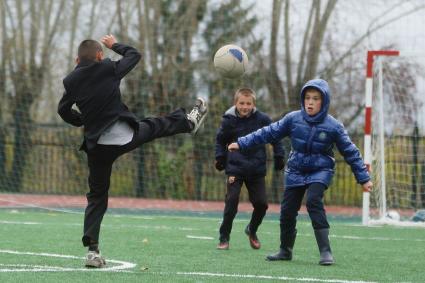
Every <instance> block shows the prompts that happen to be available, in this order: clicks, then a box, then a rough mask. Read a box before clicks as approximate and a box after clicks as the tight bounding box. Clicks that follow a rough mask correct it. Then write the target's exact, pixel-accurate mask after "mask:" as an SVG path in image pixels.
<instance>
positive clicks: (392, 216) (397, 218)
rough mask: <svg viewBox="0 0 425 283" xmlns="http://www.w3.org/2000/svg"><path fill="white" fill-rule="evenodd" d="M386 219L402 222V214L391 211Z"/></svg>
mask: <svg viewBox="0 0 425 283" xmlns="http://www.w3.org/2000/svg"><path fill="white" fill-rule="evenodd" d="M386 217H387V218H388V219H391V220H394V221H400V214H399V213H398V212H397V211H395V210H389V211H388V212H387V215H386Z"/></svg>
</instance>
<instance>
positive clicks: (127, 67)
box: [112, 43, 142, 79]
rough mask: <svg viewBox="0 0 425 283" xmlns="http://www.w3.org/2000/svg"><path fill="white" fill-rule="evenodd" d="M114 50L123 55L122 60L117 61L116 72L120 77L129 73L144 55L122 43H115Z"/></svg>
mask: <svg viewBox="0 0 425 283" xmlns="http://www.w3.org/2000/svg"><path fill="white" fill-rule="evenodd" d="M112 50H113V51H115V52H116V53H118V54H120V55H122V56H123V57H122V58H121V60H119V61H115V74H116V75H117V76H118V78H120V79H122V78H123V77H124V76H125V75H127V74H128V72H130V71H131V70H132V69H133V68H134V67H135V66H136V64H137V63H138V62H139V60H140V58H141V57H142V55H141V54H140V53H139V51H137V50H136V49H135V48H133V47H131V46H128V45H125V44H121V43H114V44H113V45H112Z"/></svg>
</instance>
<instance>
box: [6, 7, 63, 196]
mask: <svg viewBox="0 0 425 283" xmlns="http://www.w3.org/2000/svg"><path fill="white" fill-rule="evenodd" d="M2 4H3V5H2V11H3V8H4V12H3V13H4V18H5V19H4V20H2V21H3V25H4V27H6V29H7V30H8V31H9V33H4V34H3V35H4V36H3V42H8V44H7V46H10V50H9V52H8V54H7V55H8V56H7V57H6V58H7V59H5V60H7V63H8V72H9V74H10V77H11V83H12V86H13V89H14V92H13V93H12V94H11V96H10V97H9V99H10V102H11V103H10V109H11V110H10V111H11V113H12V122H13V123H14V138H13V140H14V144H13V163H12V169H11V174H13V178H14V188H15V189H16V190H17V191H18V190H20V188H21V182H22V177H23V172H24V168H25V164H26V157H27V154H28V152H29V151H30V147H29V146H28V145H29V144H30V136H31V126H32V123H33V121H32V118H31V106H32V104H33V103H34V102H36V101H37V99H39V95H40V93H41V92H42V89H43V79H44V76H45V74H46V72H47V68H48V67H49V65H50V60H51V57H50V53H51V50H52V49H53V47H54V37H55V35H56V33H57V30H58V26H59V20H60V17H61V14H62V12H63V11H64V7H65V0H61V1H60V2H56V1H53V0H49V1H40V2H36V1H30V2H26V1H22V0H17V1H7V0H6V1H5V0H4V1H3V3H2ZM12 7H13V8H12ZM28 28H29V29H28ZM28 30H29V32H27V31H28ZM9 43H10V44H9Z"/></svg>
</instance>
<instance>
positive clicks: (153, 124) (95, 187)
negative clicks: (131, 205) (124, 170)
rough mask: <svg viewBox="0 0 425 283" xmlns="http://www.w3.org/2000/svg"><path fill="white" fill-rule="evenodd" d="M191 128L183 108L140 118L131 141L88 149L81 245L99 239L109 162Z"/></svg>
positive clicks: (108, 178) (107, 188) (105, 200)
mask: <svg viewBox="0 0 425 283" xmlns="http://www.w3.org/2000/svg"><path fill="white" fill-rule="evenodd" d="M191 129H192V126H191V124H190V122H189V121H188V120H187V118H186V112H185V110H184V109H179V110H176V111H174V112H172V113H170V114H168V115H166V116H164V117H156V118H147V119H144V120H142V121H140V122H139V128H138V129H137V130H136V131H135V132H134V136H133V139H132V141H131V142H129V143H128V144H125V145H122V146H118V145H100V144H99V145H97V146H96V147H95V148H94V149H92V150H89V151H88V152H87V159H88V167H89V178H88V184H89V189H90V191H89V192H88V193H87V195H86V197H87V202H88V203H87V207H86V211H85V215H84V236H83V238H82V241H83V245H84V246H88V245H89V244H91V243H98V241H99V232H100V224H101V223H102V219H103V215H104V214H105V212H106V209H107V207H108V191H109V185H110V177H111V171H112V164H113V163H114V161H115V160H116V159H117V158H118V157H119V156H121V155H123V154H124V153H127V152H129V151H131V150H133V149H135V148H137V147H139V146H140V145H142V144H144V143H147V142H150V141H152V140H154V139H156V138H161V137H166V136H171V135H175V134H179V133H188V132H190V131H191Z"/></svg>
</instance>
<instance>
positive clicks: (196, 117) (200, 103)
mask: <svg viewBox="0 0 425 283" xmlns="http://www.w3.org/2000/svg"><path fill="white" fill-rule="evenodd" d="M207 112H208V108H207V103H206V102H205V100H204V99H203V98H199V97H198V98H197V99H196V103H195V106H194V107H193V109H192V111H190V113H189V114H187V119H188V120H189V121H191V122H192V123H193V129H192V131H191V133H192V134H196V132H197V131H198V129H199V127H200V126H201V125H202V123H203V122H204V120H205V117H206V116H207Z"/></svg>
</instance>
